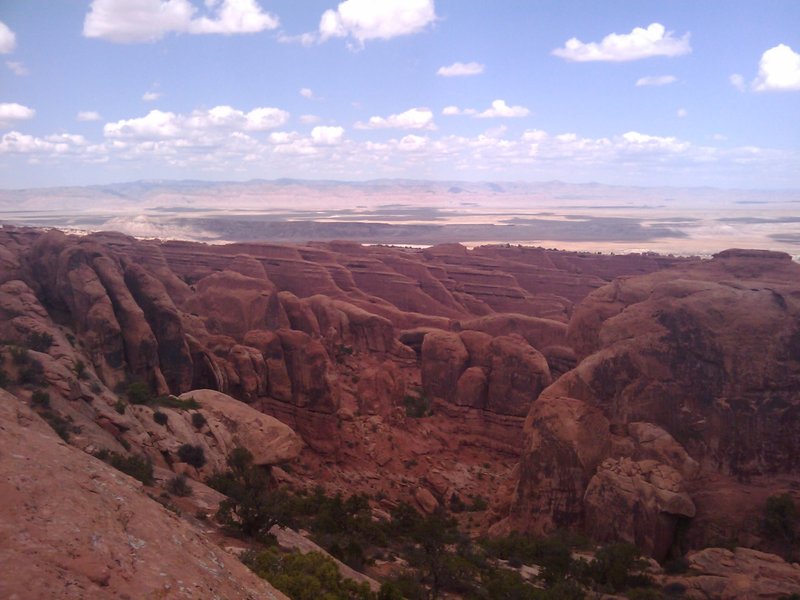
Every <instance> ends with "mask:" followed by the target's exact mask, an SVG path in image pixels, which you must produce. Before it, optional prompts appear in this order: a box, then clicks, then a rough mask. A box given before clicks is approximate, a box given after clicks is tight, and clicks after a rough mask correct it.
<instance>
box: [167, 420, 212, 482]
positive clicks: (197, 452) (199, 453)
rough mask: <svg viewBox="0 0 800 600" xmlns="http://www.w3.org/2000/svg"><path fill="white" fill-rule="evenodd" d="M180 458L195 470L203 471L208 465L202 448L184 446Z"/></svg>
mask: <svg viewBox="0 0 800 600" xmlns="http://www.w3.org/2000/svg"><path fill="white" fill-rule="evenodd" d="M162 414H163V413H162ZM178 458H179V459H180V460H181V462H185V463H186V464H187V465H190V466H192V467H194V468H195V469H201V468H202V467H203V465H204V464H206V454H205V451H204V450H203V447H202V446H193V445H192V444H183V445H182V446H181V447H180V448H178Z"/></svg>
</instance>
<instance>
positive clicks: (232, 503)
mask: <svg viewBox="0 0 800 600" xmlns="http://www.w3.org/2000/svg"><path fill="white" fill-rule="evenodd" d="M227 464H228V471H227V472H225V473H214V474H213V475H212V476H211V477H209V478H208V479H206V483H207V484H208V485H209V486H210V487H212V488H214V489H215V490H217V491H218V492H220V493H222V494H225V495H226V496H227V498H226V499H225V500H223V501H222V502H221V503H220V505H219V509H218V510H217V520H218V521H219V522H220V523H221V524H222V525H223V526H225V527H227V528H228V529H230V530H233V531H238V532H240V533H242V534H244V535H246V536H249V537H255V538H262V539H263V538H265V537H266V536H267V534H268V532H269V530H270V529H271V528H272V526H273V525H287V524H290V523H291V518H292V517H291V515H292V505H291V499H290V498H289V495H288V494H286V492H284V491H282V490H279V489H274V490H273V489H270V486H269V483H270V481H269V474H268V472H267V471H265V470H264V469H263V468H261V467H258V466H257V465H254V464H253V455H252V454H250V451H249V450H247V449H246V448H235V449H234V450H233V451H232V452H231V453H230V454H229V455H228V458H227Z"/></svg>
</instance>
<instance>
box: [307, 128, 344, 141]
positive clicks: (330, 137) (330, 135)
mask: <svg viewBox="0 0 800 600" xmlns="http://www.w3.org/2000/svg"><path fill="white" fill-rule="evenodd" d="M343 137H344V127H327V126H325V125H318V126H317V127H314V129H312V130H311V141H312V142H314V144H316V145H318V146H335V145H337V144H340V143H341V142H342V138H343Z"/></svg>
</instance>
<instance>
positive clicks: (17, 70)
mask: <svg viewBox="0 0 800 600" xmlns="http://www.w3.org/2000/svg"><path fill="white" fill-rule="evenodd" d="M6 66H7V67H8V68H9V69H11V72H12V73H14V75H19V76H20V77H23V76H25V75H28V74H29V73H30V71H28V68H27V67H26V66H25V65H24V64H22V63H21V62H20V61H18V60H7V61H6Z"/></svg>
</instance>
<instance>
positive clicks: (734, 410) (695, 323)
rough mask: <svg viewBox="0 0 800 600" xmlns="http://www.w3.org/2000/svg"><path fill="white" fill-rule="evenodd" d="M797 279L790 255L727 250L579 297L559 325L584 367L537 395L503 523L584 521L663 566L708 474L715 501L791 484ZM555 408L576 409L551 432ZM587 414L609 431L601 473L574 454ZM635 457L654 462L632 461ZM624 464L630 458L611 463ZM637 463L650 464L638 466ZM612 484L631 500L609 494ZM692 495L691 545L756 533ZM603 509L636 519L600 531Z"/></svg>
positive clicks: (799, 313) (798, 364)
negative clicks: (734, 532)
mask: <svg viewBox="0 0 800 600" xmlns="http://www.w3.org/2000/svg"><path fill="white" fill-rule="evenodd" d="M798 282H800V266H798V265H796V264H794V263H793V262H792V261H791V260H790V259H789V257H788V256H787V255H782V254H777V253H765V252H752V251H745V252H742V251H727V252H725V253H721V254H720V255H718V256H717V257H716V258H715V259H714V260H712V261H707V262H698V263H694V264H687V265H683V266H680V267H675V268H673V269H668V270H664V271H661V272H658V273H654V274H652V275H647V276H644V277H637V278H629V279H625V278H623V279H618V280H617V281H615V282H614V283H613V284H610V285H608V286H606V287H605V288H601V289H600V290H598V291H597V292H594V293H593V294H591V295H590V296H588V297H587V298H586V300H585V301H584V302H583V304H582V305H581V306H580V307H579V308H578V309H577V310H576V312H575V316H574V318H573V320H572V322H571V323H570V326H569V330H570V339H571V340H572V341H573V343H574V344H575V346H576V348H578V354H579V356H583V357H584V358H583V360H582V361H581V362H580V363H579V364H578V366H577V367H576V368H575V369H573V370H572V371H570V372H568V373H567V374H565V375H563V376H562V377H561V378H560V379H559V380H558V381H556V382H555V383H554V384H553V385H552V386H550V387H549V388H548V389H547V390H545V391H544V392H543V393H542V395H541V396H540V398H539V399H538V400H537V401H536V402H535V403H534V406H533V408H532V411H531V414H530V415H529V417H528V421H527V423H526V435H527V438H528V441H527V443H526V449H525V452H524V454H523V458H522V463H521V465H522V469H521V472H520V481H519V487H518V496H517V501H516V504H515V507H514V509H513V511H512V514H513V515H514V518H516V519H518V520H519V522H521V523H524V524H526V525H527V526H528V527H531V528H533V529H537V530H541V529H547V528H550V527H553V526H556V525H560V526H566V525H580V524H583V523H585V524H586V525H587V526H588V527H589V529H590V531H592V532H594V533H595V534H597V535H600V536H601V537H614V536H616V537H620V538H623V539H631V540H635V541H636V542H637V543H639V544H640V545H642V546H643V547H645V548H647V549H648V550H649V551H651V552H652V553H653V554H654V555H656V556H659V557H662V556H664V555H665V553H666V551H667V549H668V546H669V544H670V543H671V540H672V535H673V534H674V531H675V524H676V523H677V521H678V520H680V519H689V518H690V517H692V516H693V514H694V511H693V510H691V509H690V503H689V502H687V500H688V499H689V496H686V494H687V492H688V493H689V494H690V495H691V494H696V490H698V488H702V487H703V484H702V481H704V480H706V481H707V478H708V477H716V478H720V477H721V478H723V479H724V480H725V483H724V484H715V485H718V486H719V488H718V489H719V490H720V493H724V494H725V495H726V496H728V497H730V498H735V497H736V495H737V494H739V495H740V497H741V502H742V503H744V502H745V498H746V496H747V495H748V494H749V493H750V492H749V489H748V483H747V482H748V481H749V480H750V479H752V478H763V477H764V476H768V475H772V476H773V477H774V476H778V475H781V476H784V477H788V478H789V479H790V480H796V481H800V463H798V456H799V455H800V454H798V452H799V451H800V446H799V445H798V444H800V439H799V438H798V436H797V435H796V432H797V431H798V427H800V391H799V390H800V345H798V340H800V330H799V329H798V328H797V323H798V322H800V301H798V298H800V287H798V286H799V285H800V284H798ZM565 399H567V400H565ZM576 403H578V404H576ZM561 406H564V407H567V406H581V407H584V408H582V409H581V412H579V413H574V411H572V412H566V413H563V416H561V417H559V419H558V420H557V421H556V422H557V423H559V426H558V427H555V428H554V426H553V425H552V422H553V419H552V417H547V418H545V417H544V415H549V414H552V413H553V411H555V414H561V412H560V411H561V409H560V408H559V407H561ZM590 407H591V410H592V411H596V413H597V414H600V415H602V416H603V419H605V420H606V421H607V423H608V431H609V432H611V437H610V439H611V444H610V445H609V446H608V447H607V449H606V450H604V451H603V452H602V453H601V454H600V456H599V458H601V459H606V458H609V459H613V460H612V462H610V463H608V468H606V467H602V468H598V463H597V461H596V460H592V461H589V462H586V461H582V460H580V459H579V458H578V457H579V456H580V453H581V452H582V448H583V446H584V445H585V444H586V443H588V442H586V440H585V436H583V441H582V437H581V436H582V434H581V432H582V431H583V429H582V426H581V425H580V423H581V422H582V419H583V417H582V416H581V415H582V414H584V413H585V411H587V410H589V408H590ZM593 422H594V421H593ZM604 431H606V427H605V426H604V427H601V428H600V430H599V431H596V432H594V433H593V436H594V438H595V439H594V440H593V441H591V442H590V443H589V446H588V447H589V448H592V449H594V448H596V445H597V440H599V439H603V438H604V437H605V438H608V435H609V434H608V433H602V432H604ZM660 432H663V433H660ZM589 454H590V455H591V456H595V452H594V450H592V451H591V452H590V453H589ZM644 455H648V456H647V458H648V459H655V460H656V461H658V462H657V463H650V462H647V460H645V461H644V462H642V458H644ZM626 458H628V459H630V460H633V461H638V462H628V463H624V462H619V461H620V460H623V461H624V460H625V459H626ZM615 461H616V462H615ZM645 463H646V464H648V465H653V464H655V465H660V466H657V467H653V468H656V469H657V470H656V471H652V470H649V471H648V470H647V469H651V467H650V466H648V467H647V468H646V469H645V468H644V467H642V465H643V464H645ZM604 464H605V463H604ZM622 464H625V465H629V467H625V468H624V469H622V467H619V466H618V465H622ZM615 465H617V466H615ZM636 465H639V466H638V467H637V466H636ZM698 465H699V467H698ZM620 469H622V470H620ZM642 469H644V470H642ZM654 472H658V473H660V474H662V475H663V473H669V475H668V476H667V477H666V479H663V477H662V475H659V477H661V478H662V480H663V481H666V482H667V483H666V484H661V483H657V484H656V483H654V482H653V479H652V476H651V475H650V474H648V473H654ZM620 477H624V478H626V481H628V483H626V484H625V485H623V484H622V482H621V480H620V481H617V480H619V478H620ZM614 482H616V483H615V484H614V485H617V484H618V485H619V486H621V487H622V489H624V490H628V491H627V492H625V493H624V494H622V495H620V492H613V493H609V490H611V489H612V488H613V487H614V485H612V483H614ZM648 486H650V487H648ZM652 486H655V487H652ZM665 486H666V487H665ZM665 489H669V491H670V493H676V494H678V496H677V497H674V496H673V497H670V498H680V500H672V499H669V498H667V497H666V496H664V492H663V491H660V490H665ZM637 490H638V491H637ZM723 490H724V491H723ZM737 490H738V491H737ZM774 491H775V492H778V491H780V490H779V489H776V490H774ZM693 500H694V504H696V509H697V519H695V520H694V523H695V524H694V525H690V527H689V528H688V530H687V532H686V541H687V542H688V543H689V544H699V543H702V540H704V539H708V536H709V532H710V531H713V530H714V528H715V522H716V523H719V522H727V523H728V524H732V523H736V525H735V526H734V527H735V528H738V529H739V531H740V532H744V531H748V532H750V534H751V535H756V536H757V535H758V528H757V527H753V523H752V521H750V522H748V519H747V517H746V516H745V515H743V514H741V513H737V512H734V513H730V512H727V511H725V510H720V509H721V507H723V506H724V504H723V503H722V502H720V501H719V499H715V496H714V494H713V492H712V493H709V491H708V490H705V491H704V493H703V494H699V495H697V497H696V498H693ZM734 504H735V502H734ZM613 506H619V507H623V506H629V507H630V508H631V510H634V512H636V513H637V514H639V515H641V518H640V519H639V520H638V521H634V522H631V521H628V522H627V523H626V522H625V520H624V519H622V518H620V519H617V524H616V525H614V526H613V527H612V528H611V529H609V523H608V522H607V521H608V519H607V518H606V517H604V516H602V515H603V513H607V512H608V511H609V510H611V507H613ZM623 512H626V511H623ZM621 523H622V524H621ZM612 530H613V531H612Z"/></svg>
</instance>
